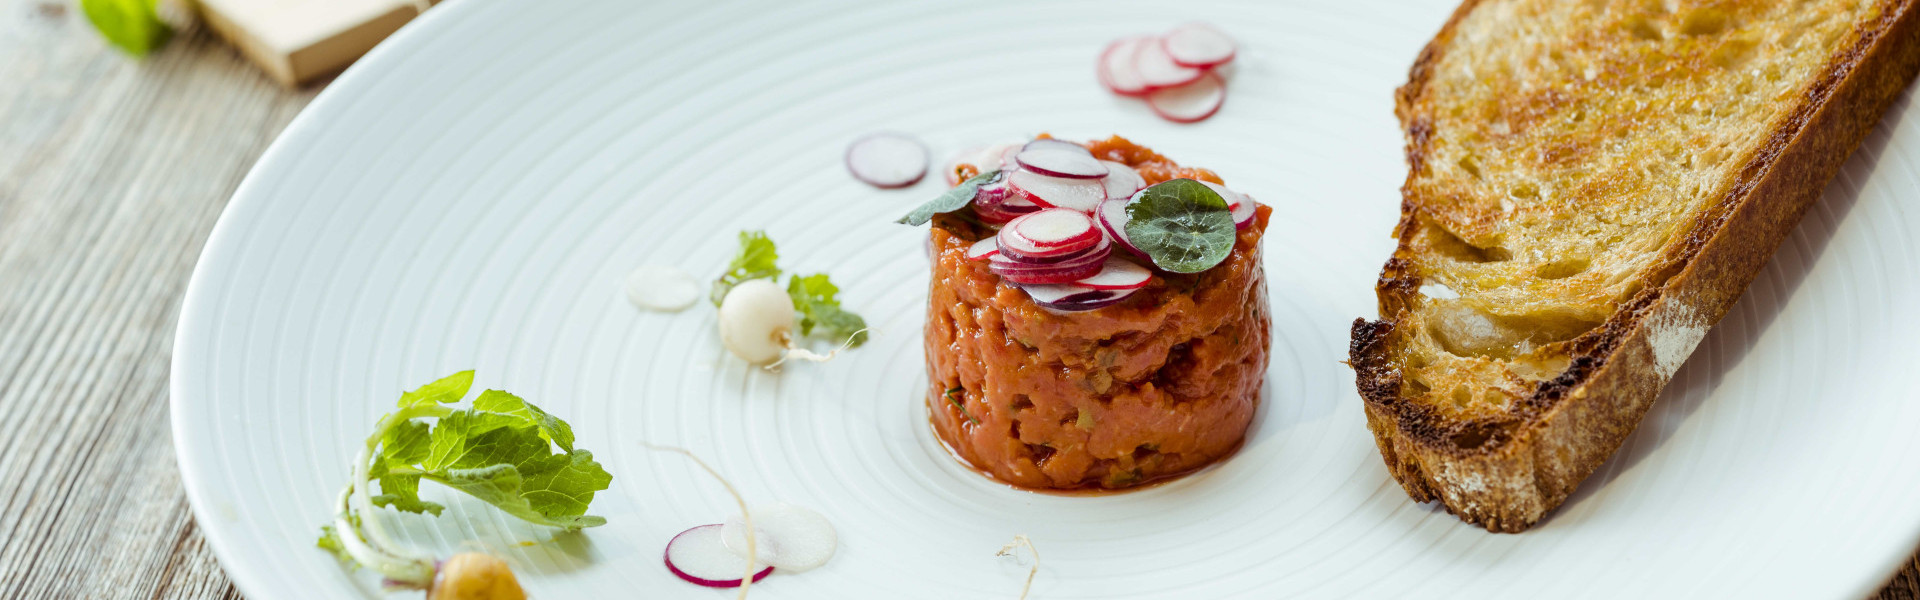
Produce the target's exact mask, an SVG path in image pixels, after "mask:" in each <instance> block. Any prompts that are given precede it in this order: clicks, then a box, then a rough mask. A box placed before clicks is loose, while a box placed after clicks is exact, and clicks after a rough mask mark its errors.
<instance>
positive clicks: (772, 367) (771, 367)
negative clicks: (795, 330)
mask: <svg viewBox="0 0 1920 600" xmlns="http://www.w3.org/2000/svg"><path fill="white" fill-rule="evenodd" d="M866 332H867V329H866V328H862V329H861V330H859V331H855V332H853V333H851V334H849V335H847V341H846V342H844V343H842V344H840V347H839V348H834V349H833V351H832V352H828V353H826V354H815V353H814V352H813V351H812V350H808V349H806V348H801V347H800V346H798V345H795V344H794V343H793V338H790V337H789V338H787V339H786V345H787V351H786V352H782V353H780V360H776V361H773V362H772V363H769V364H767V366H765V367H761V368H763V369H766V370H768V371H779V370H780V365H782V364H784V363H786V362H787V361H789V360H804V361H807V362H817V363H823V362H827V361H829V360H833V357H835V356H839V355H840V353H841V352H842V351H845V350H846V349H848V348H852V347H853V341H854V340H856V339H859V338H860V334H862V333H866Z"/></svg>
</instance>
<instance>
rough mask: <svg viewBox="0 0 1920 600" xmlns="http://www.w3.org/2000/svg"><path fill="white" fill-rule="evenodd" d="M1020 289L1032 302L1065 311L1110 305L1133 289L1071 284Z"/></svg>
mask: <svg viewBox="0 0 1920 600" xmlns="http://www.w3.org/2000/svg"><path fill="white" fill-rule="evenodd" d="M1020 289H1021V290H1024V291H1026V292H1027V297H1029V298H1032V299H1033V302H1034V304H1038V305H1040V306H1041V307H1043V308H1050V309H1053V310H1058V311H1065V312H1077V311H1084V310H1093V309H1096V308H1101V307H1104V306H1111V305H1113V304H1114V303H1117V302H1119V301H1121V300H1124V299H1126V297H1127V296H1130V295H1132V294H1133V290H1099V289H1094V288H1090V287H1086V286H1080V285H1073V284H1045V285H1023V286H1020Z"/></svg>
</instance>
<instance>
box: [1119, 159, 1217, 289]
mask: <svg viewBox="0 0 1920 600" xmlns="http://www.w3.org/2000/svg"><path fill="white" fill-rule="evenodd" d="M1127 217H1128V219H1129V220H1128V221H1127V240H1128V241H1130V242H1133V245H1134V247H1136V248H1139V249H1140V251H1141V252H1145V253H1147V256H1148V257H1149V258H1152V259H1153V264H1154V265H1156V266H1159V267H1160V268H1162V269H1166V270H1168V271H1172V272H1174V273H1199V272H1201V271H1205V270H1207V269H1211V268H1213V267H1214V266H1215V265H1218V264H1220V261H1223V260H1226V259H1227V255H1229V254H1231V253H1232V252H1233V242H1234V238H1235V235H1234V227H1233V215H1232V214H1231V213H1230V212H1229V211H1228V210H1227V201H1226V199H1224V198H1221V197H1220V194H1219V193H1218V192H1215V191H1213V190H1212V189H1211V188H1208V187H1207V186H1206V185H1204V184H1201V183H1200V182H1198V181H1194V180H1192V179H1174V180H1170V181H1165V182H1162V183H1159V184H1155V185H1154V186H1152V187H1149V188H1147V189H1146V190H1145V191H1142V192H1141V193H1140V195H1139V196H1137V197H1135V198H1134V199H1133V201H1131V202H1129V203H1127Z"/></svg>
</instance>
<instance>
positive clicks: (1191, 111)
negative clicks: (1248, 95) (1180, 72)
mask: <svg viewBox="0 0 1920 600" xmlns="http://www.w3.org/2000/svg"><path fill="white" fill-rule="evenodd" d="M1226 103H1227V82H1226V81H1223V80H1221V79H1220V76H1218V75H1214V74H1212V73H1208V74H1206V75H1205V76H1202V77H1201V78H1199V79H1196V80H1194V81H1193V82H1192V83H1188V84H1186V85H1182V86H1178V87H1168V88H1161V89H1157V90H1154V91H1153V92H1152V93H1149V94H1147V107H1148V108H1152V109H1153V114H1156V115H1160V118H1162V119H1166V120H1168V121H1173V122H1175V123H1193V122H1196V121H1201V120H1204V119H1206V118H1207V117H1211V116H1213V113H1216V112H1220V106H1221V105H1223V104H1226Z"/></svg>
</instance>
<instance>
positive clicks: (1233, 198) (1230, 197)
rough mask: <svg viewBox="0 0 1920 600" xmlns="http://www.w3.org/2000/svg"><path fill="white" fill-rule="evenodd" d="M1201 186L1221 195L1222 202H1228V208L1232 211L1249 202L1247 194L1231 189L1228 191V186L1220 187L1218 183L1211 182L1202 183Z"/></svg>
mask: <svg viewBox="0 0 1920 600" xmlns="http://www.w3.org/2000/svg"><path fill="white" fill-rule="evenodd" d="M1196 181H1197V180H1196ZM1200 185H1204V186H1207V189H1210V190H1213V193H1216V194H1219V195H1220V199H1221V200H1225V201H1227V208H1228V209H1229V210H1231V209H1232V208H1233V207H1236V206H1240V205H1241V204H1245V203H1246V202H1247V195H1246V194H1242V193H1240V192H1236V191H1233V190H1231V189H1228V188H1227V186H1224V185H1220V184H1218V183H1214V182H1211V181H1201V182H1200Z"/></svg>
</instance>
